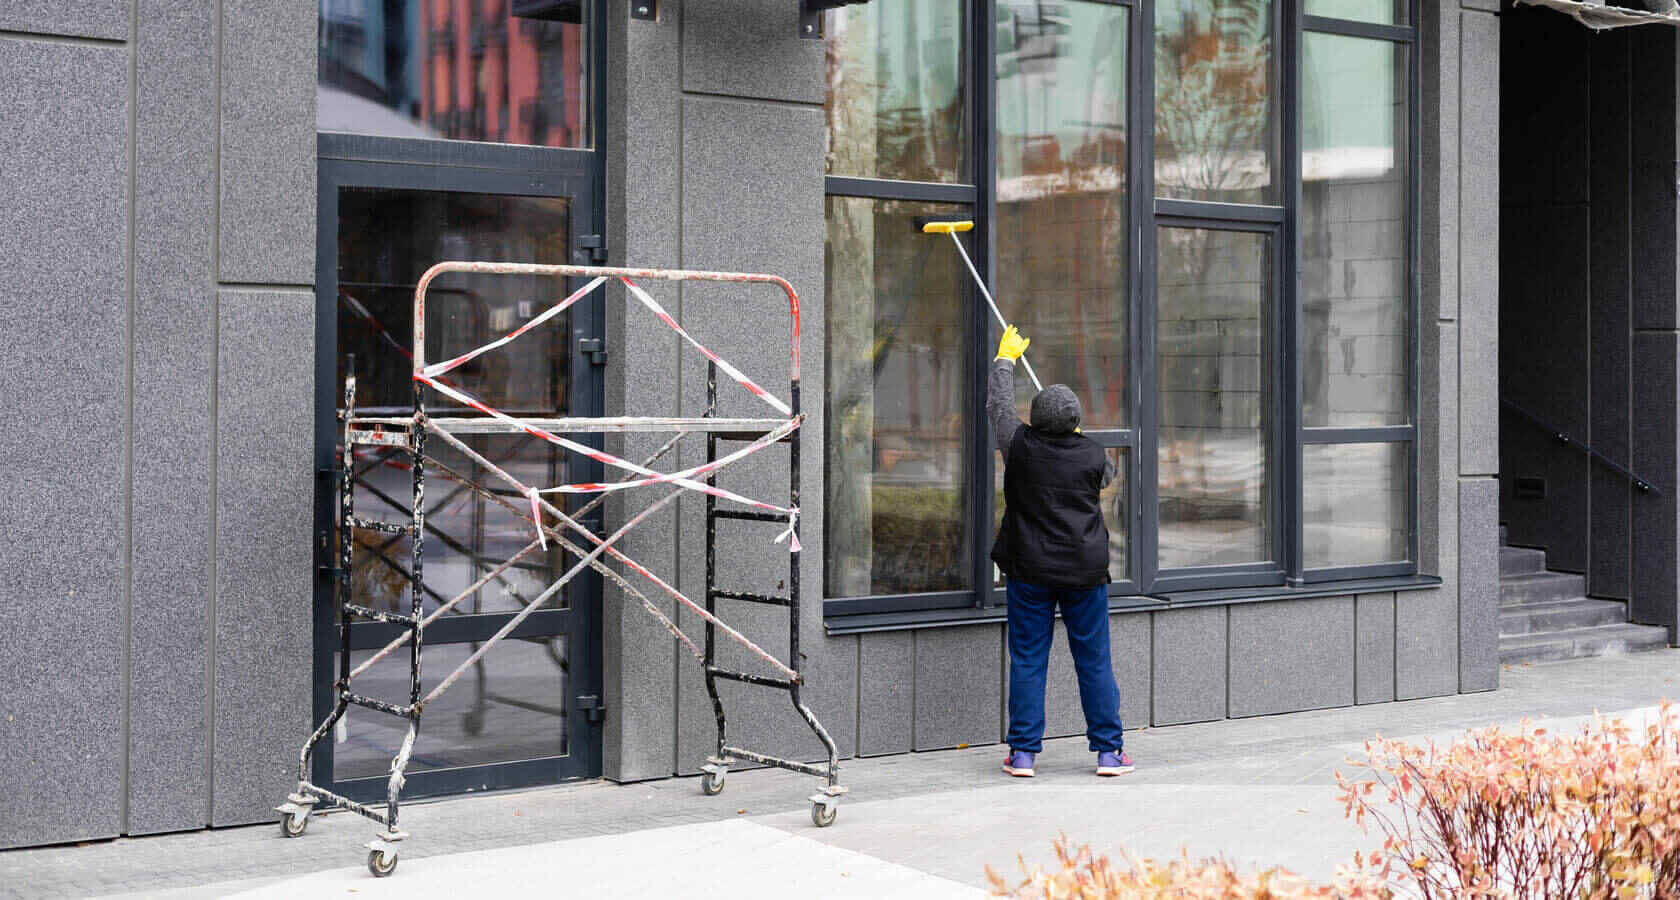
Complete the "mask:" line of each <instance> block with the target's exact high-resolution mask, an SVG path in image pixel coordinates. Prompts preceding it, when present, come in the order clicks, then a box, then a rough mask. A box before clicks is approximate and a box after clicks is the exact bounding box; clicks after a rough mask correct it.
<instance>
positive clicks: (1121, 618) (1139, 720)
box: [1108, 612, 1154, 730]
mask: <svg viewBox="0 0 1680 900" xmlns="http://www.w3.org/2000/svg"><path fill="white" fill-rule="evenodd" d="M1153 643H1154V627H1153V622H1152V619H1151V616H1150V614H1149V613H1145V612H1137V613H1122V614H1120V615H1111V616H1109V617H1108V644H1109V649H1110V652H1112V653H1113V654H1114V679H1115V681H1116V682H1117V683H1118V684H1119V686H1120V720H1121V723H1122V724H1123V725H1124V726H1125V727H1126V729H1127V730H1131V729H1133V728H1148V727H1149V710H1150V706H1151V704H1152V698H1153V696H1154V692H1153V690H1152V684H1151V680H1152V678H1151V675H1152V671H1153V665H1154V660H1153V658H1152V656H1151V653H1150V647H1151V645H1152V644H1153Z"/></svg>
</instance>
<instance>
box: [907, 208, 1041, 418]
mask: <svg viewBox="0 0 1680 900" xmlns="http://www.w3.org/2000/svg"><path fill="white" fill-rule="evenodd" d="M916 224H917V225H920V226H921V229H922V233H923V234H948V235H950V236H951V243H953V244H956V245H957V252H958V253H960V254H962V261H963V263H964V264H966V265H967V266H968V274H970V275H973V276H974V285H975V287H978V288H979V289H980V295H981V296H982V297H985V298H986V305H987V306H988V307H991V310H992V316H993V317H994V318H996V319H997V322H998V325H1000V326H1001V327H1003V328H1008V327H1009V323H1008V322H1006V321H1004V318H1003V313H1001V312H999V311H998V305H997V301H996V300H993V299H992V292H991V291H988V290H986V282H985V281H983V280H981V278H980V272H979V271H978V270H977V269H975V268H974V261H973V260H971V259H969V258H968V250H967V249H966V248H965V247H963V244H962V241H961V240H960V239H959V238H958V237H957V232H959V231H973V230H974V222H973V220H971V219H935V218H932V217H931V216H917V217H916ZM1021 365H1022V366H1023V367H1025V368H1026V370H1027V377H1028V378H1031V379H1032V383H1033V387H1034V388H1035V389H1037V390H1040V391H1042V390H1044V385H1043V384H1041V383H1040V382H1039V380H1038V373H1037V372H1034V371H1033V367H1032V363H1030V362H1027V355H1026V354H1025V353H1022V354H1021Z"/></svg>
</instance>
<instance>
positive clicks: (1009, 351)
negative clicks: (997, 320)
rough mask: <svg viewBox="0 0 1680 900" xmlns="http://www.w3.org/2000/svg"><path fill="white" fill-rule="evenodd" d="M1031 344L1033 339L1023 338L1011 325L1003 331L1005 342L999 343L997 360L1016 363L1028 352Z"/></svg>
mask: <svg viewBox="0 0 1680 900" xmlns="http://www.w3.org/2000/svg"><path fill="white" fill-rule="evenodd" d="M1030 343H1032V339H1031V338H1024V337H1021V333H1020V332H1019V331H1016V330H1015V326H1013V325H1011V326H1009V327H1008V328H1005V329H1004V330H1003V340H1000V341H998V352H997V358H998V359H1007V360H1009V361H1010V362H1014V361H1016V360H1018V359H1020V358H1021V354H1023V353H1025V352H1027V345H1028V344H1030Z"/></svg>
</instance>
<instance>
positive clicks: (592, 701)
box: [577, 694, 607, 725]
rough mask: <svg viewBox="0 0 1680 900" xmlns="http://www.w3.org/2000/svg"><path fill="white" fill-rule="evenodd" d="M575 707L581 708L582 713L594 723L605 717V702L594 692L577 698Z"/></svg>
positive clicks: (599, 722) (598, 722)
mask: <svg viewBox="0 0 1680 900" xmlns="http://www.w3.org/2000/svg"><path fill="white" fill-rule="evenodd" d="M577 707H578V709H581V710H583V714H584V715H585V716H587V717H588V718H589V721H590V722H592V723H594V724H597V725H599V724H601V720H603V719H605V718H606V717H607V702H606V701H605V700H602V699H601V698H600V697H597V696H595V695H594V694H585V695H583V696H582V697H579V698H577Z"/></svg>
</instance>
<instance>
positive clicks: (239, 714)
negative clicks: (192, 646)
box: [210, 289, 315, 825]
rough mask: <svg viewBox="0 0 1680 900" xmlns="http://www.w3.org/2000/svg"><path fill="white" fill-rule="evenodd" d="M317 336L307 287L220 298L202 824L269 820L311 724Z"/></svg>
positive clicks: (226, 292)
mask: <svg viewBox="0 0 1680 900" xmlns="http://www.w3.org/2000/svg"><path fill="white" fill-rule="evenodd" d="M314 335H315V295H314V293H313V292H311V291H308V290H264V291H255V290H232V289H223V290H222V291H221V292H220V297H219V300H218V343H217V375H216V379H217V380H216V407H217V415H216V439H217V450H216V453H217V455H216V484H217V495H216V542H217V544H216V547H217V549H216V560H215V563H216V611H215V622H216V628H215V642H216V643H215V651H216V652H215V661H214V662H215V679H216V680H215V706H214V709H215V722H214V728H215V753H214V757H213V759H212V760H211V772H212V777H213V779H214V803H213V807H212V809H211V820H210V821H211V824H212V825H239V824H244V823H247V822H258V821H265V820H269V819H272V818H273V816H274V813H273V806H274V804H275V803H277V802H279V801H278V800H277V799H276V798H279V797H282V796H284V795H285V793H286V791H287V789H288V788H289V787H290V782H292V780H293V779H295V778H296V777H297V751H298V747H299V746H300V745H301V743H302V741H303V738H304V737H305V736H307V735H308V734H309V729H310V725H311V723H310V702H311V700H310V652H309V646H310V637H309V635H310V623H311V621H312V618H313V605H314V596H313V586H314V582H313V576H314V573H313V563H314V557H313V553H312V550H311V543H312V535H313V532H314V513H315V510H314V477H313V474H312V473H311V470H310V467H311V464H312V461H313V458H314V446H313V441H314V429H313V424H314V412H315V410H314V397H315V393H314V391H315V379H314V371H313V368H312V367H311V366H310V364H309V362H308V360H307V359H300V358H299V356H298V354H296V353H294V352H289V351H286V350H284V349H279V348H288V347H308V346H310V345H311V344H312V343H313V341H314Z"/></svg>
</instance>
